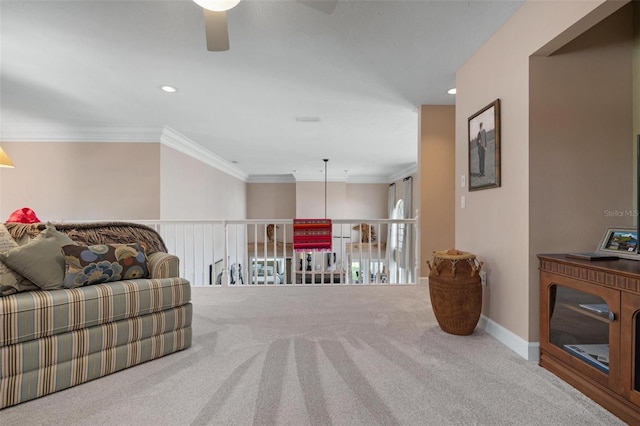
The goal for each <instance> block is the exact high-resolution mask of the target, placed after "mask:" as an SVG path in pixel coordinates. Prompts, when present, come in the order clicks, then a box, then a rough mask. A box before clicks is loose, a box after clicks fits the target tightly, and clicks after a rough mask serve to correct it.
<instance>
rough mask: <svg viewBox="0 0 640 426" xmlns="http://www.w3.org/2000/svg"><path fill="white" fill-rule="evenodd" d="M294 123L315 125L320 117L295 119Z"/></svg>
mask: <svg viewBox="0 0 640 426" xmlns="http://www.w3.org/2000/svg"><path fill="white" fill-rule="evenodd" d="M296 121H299V122H302V123H317V122H319V121H320V117H296Z"/></svg>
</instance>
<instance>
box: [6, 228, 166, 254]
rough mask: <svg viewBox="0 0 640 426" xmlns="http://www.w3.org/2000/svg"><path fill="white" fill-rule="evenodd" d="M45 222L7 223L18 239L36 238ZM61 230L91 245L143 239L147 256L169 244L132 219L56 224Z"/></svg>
mask: <svg viewBox="0 0 640 426" xmlns="http://www.w3.org/2000/svg"><path fill="white" fill-rule="evenodd" d="M45 225H46V224H45V223H13V222H7V223H5V226H6V227H7V230H8V231H9V232H10V233H11V236H12V237H13V239H14V240H16V241H19V240H20V239H22V238H23V237H24V236H25V235H28V236H29V237H31V238H33V237H35V236H37V235H38V234H39V233H40V231H43V230H44V229H45ZM52 225H53V226H55V227H56V229H57V230H58V231H60V232H64V233H65V234H67V235H68V236H69V238H71V239H72V240H73V241H75V242H78V243H81V244H86V245H92V244H127V243H136V242H142V243H145V244H146V246H147V251H146V252H147V255H149V254H151V253H155V252H158V251H161V252H165V253H166V252H167V247H166V246H165V244H164V241H163V240H162V237H161V236H160V234H158V232H157V231H156V230H155V229H153V228H150V227H148V226H146V225H141V224H139V223H132V222H90V223H89V222H88V223H72V222H70V223H53V222H52Z"/></svg>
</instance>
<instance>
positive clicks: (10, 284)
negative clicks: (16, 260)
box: [0, 223, 39, 296]
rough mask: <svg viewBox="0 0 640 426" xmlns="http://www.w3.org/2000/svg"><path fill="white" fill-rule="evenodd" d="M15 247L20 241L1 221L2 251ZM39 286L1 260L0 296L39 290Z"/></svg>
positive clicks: (0, 237)
mask: <svg viewBox="0 0 640 426" xmlns="http://www.w3.org/2000/svg"><path fill="white" fill-rule="evenodd" d="M15 247H18V243H16V242H15V241H14V239H13V237H11V234H10V233H9V231H7V228H6V227H5V226H4V224H2V223H0V252H1V253H5V252H7V251H9V250H11V249H12V248H15ZM38 288H39V287H38V286H37V285H35V284H33V283H32V282H31V281H29V280H28V279H26V278H24V277H23V276H22V275H20V274H18V273H16V272H14V271H13V270H12V269H11V268H9V267H8V266H7V265H5V264H4V263H2V262H0V296H8V295H10V294H13V293H18V292H20V291H28V290H37V289H38Z"/></svg>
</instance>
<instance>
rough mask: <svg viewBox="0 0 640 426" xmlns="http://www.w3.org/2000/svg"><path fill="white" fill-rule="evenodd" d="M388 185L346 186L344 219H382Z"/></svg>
mask: <svg viewBox="0 0 640 426" xmlns="http://www.w3.org/2000/svg"><path fill="white" fill-rule="evenodd" d="M388 197H389V185H387V184H377V183H371V184H347V185H346V200H347V204H346V208H345V212H344V214H345V216H344V219H352V218H354V219H384V218H387V217H389V214H388V213H387V199H388Z"/></svg>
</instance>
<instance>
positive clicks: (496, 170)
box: [469, 99, 500, 191]
mask: <svg viewBox="0 0 640 426" xmlns="http://www.w3.org/2000/svg"><path fill="white" fill-rule="evenodd" d="M499 186H500V99H496V100H495V101H493V102H492V103H490V104H489V105H487V106H486V107H484V108H482V109H481V110H480V111H478V112H476V113H475V114H473V115H472V116H471V117H469V191H477V190H480V189H489V188H497V187H499Z"/></svg>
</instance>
